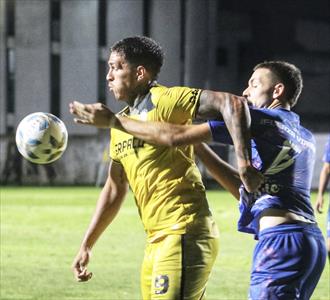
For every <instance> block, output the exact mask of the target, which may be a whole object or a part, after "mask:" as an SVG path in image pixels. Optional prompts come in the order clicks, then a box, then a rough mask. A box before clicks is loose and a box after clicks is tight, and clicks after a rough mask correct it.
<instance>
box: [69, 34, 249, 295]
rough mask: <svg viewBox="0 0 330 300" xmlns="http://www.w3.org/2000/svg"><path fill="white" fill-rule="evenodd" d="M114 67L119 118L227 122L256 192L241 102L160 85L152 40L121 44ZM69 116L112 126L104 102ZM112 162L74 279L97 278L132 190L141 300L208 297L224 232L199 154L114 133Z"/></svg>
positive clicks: (75, 106) (74, 108)
mask: <svg viewBox="0 0 330 300" xmlns="http://www.w3.org/2000/svg"><path fill="white" fill-rule="evenodd" d="M108 64H109V72H108V74H107V81H108V83H109V89H110V90H111V91H112V92H113V93H114V96H115V98H116V99H117V100H118V101H125V102H126V103H127V107H126V108H125V109H124V110H123V111H121V112H120V113H119V115H125V116H129V117H130V118H135V119H139V120H149V121H167V122H171V123H174V124H190V123H191V122H192V119H194V118H195V117H196V116H198V117H202V118H208V117H213V118H214V117H216V116H222V117H223V119H224V121H225V122H226V124H227V127H228V129H229V131H230V133H231V135H232V138H233V141H234V146H235V149H236V153H237V157H238V166H239V169H240V175H241V177H242V180H243V181H244V182H245V184H246V186H247V187H248V188H251V189H253V184H254V182H255V181H256V179H255V178H256V177H253V176H250V175H255V174H256V171H255V170H254V169H253V167H252V165H251V162H250V152H249V149H250V145H249V139H250V136H249V131H248V127H249V119H248V118H247V114H246V109H247V108H246V106H245V102H244V101H242V99H241V98H240V97H237V96H234V95H231V94H228V93H221V92H213V91H207V90H203V91H202V90H200V89H194V88H188V87H173V88H167V87H164V86H161V85H159V84H157V83H156V81H155V80H156V78H157V75H158V73H159V71H160V68H161V66H162V64H163V51H162V49H161V47H160V46H159V45H158V44H157V43H156V42H155V41H153V40H152V39H150V38H147V37H129V38H125V39H123V40H121V41H118V42H116V43H115V44H114V45H113V47H112V48H111V54H110V58H109V61H108ZM70 112H71V113H72V114H74V115H76V119H75V121H76V122H77V123H82V124H90V125H94V126H97V127H100V128H108V127H111V125H113V124H109V120H110V119H109V118H108V115H107V112H108V110H107V109H106V107H105V106H103V105H101V104H89V105H84V104H81V103H79V102H73V103H71V104H70ZM110 156H111V158H112V163H111V165H110V167H109V173H108V178H107V180H106V183H105V185H104V187H103V190H102V192H101V194H100V196H99V200H98V203H97V206H96V211H95V213H94V215H93V217H92V220H91V222H90V225H89V227H88V229H87V231H86V234H85V237H84V239H83V241H82V243H81V246H80V250H79V252H78V254H77V256H76V258H75V259H74V262H73V272H74V274H75V277H76V279H77V280H78V281H86V280H89V279H90V278H91V276H92V273H90V272H89V271H87V264H88V262H89V258H90V252H91V249H92V247H93V246H94V244H95V242H96V241H97V239H98V238H99V236H100V235H101V234H102V232H103V231H104V230H105V229H106V227H107V226H108V225H109V224H110V223H111V222H112V220H113V219H114V217H115V216H116V214H117V213H118V211H119V209H120V206H121V203H122V202H123V200H124V198H125V195H126V192H127V190H128V186H130V188H131V189H132V191H133V193H134V196H135V199H136V204H137V207H138V211H139V214H140V217H141V220H142V222H143V225H144V228H145V231H146V233H147V245H146V249H145V256H144V261H143V264H142V269H141V291H142V298H143V299H203V297H204V294H205V288H206V283H207V280H208V278H209V276H210V272H211V269H212V266H213V264H214V261H215V258H216V256H217V253H218V231H217V227H216V225H215V223H214V221H213V218H212V215H211V212H210V210H209V206H208V203H207V199H206V196H205V189H204V186H203V184H202V180H201V175H200V173H199V171H198V169H197V167H196V165H195V162H194V159H193V148H192V147H191V146H180V147H166V146H156V145H152V144H148V143H146V142H144V141H143V140H140V139H137V138H135V137H133V136H132V135H130V134H128V133H126V132H124V131H121V130H118V129H111V142H110ZM252 178H253V179H252ZM133 296H135V297H136V295H132V297H133Z"/></svg>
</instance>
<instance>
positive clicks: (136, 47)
mask: <svg viewBox="0 0 330 300" xmlns="http://www.w3.org/2000/svg"><path fill="white" fill-rule="evenodd" d="M111 52H117V53H120V54H122V55H123V56H124V57H125V59H126V60H127V61H128V63H129V64H131V65H134V66H138V65H142V66H144V67H145V68H146V69H147V70H148V71H149V72H151V73H152V75H153V77H154V78H157V75H158V73H159V72H160V69H161V67H162V65H163V61H164V52H163V49H162V47H161V46H160V45H159V44H158V43H157V42H156V41H154V40H153V39H151V38H149V37H146V36H133V37H128V38H124V39H122V40H120V41H118V42H116V43H115V44H114V45H113V46H112V47H111Z"/></svg>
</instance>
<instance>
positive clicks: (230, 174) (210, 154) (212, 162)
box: [194, 143, 242, 200]
mask: <svg viewBox="0 0 330 300" xmlns="http://www.w3.org/2000/svg"><path fill="white" fill-rule="evenodd" d="M194 148H195V153H196V154H197V156H198V158H199V159H200V160H201V162H202V163H203V164H204V165H205V167H206V168H207V170H208V171H209V172H210V174H211V175H212V177H213V178H214V179H215V180H216V181H217V182H218V183H219V184H220V185H221V186H222V187H223V188H225V189H226V190H227V191H229V192H230V193H231V194H232V195H233V196H234V197H235V198H236V199H237V200H239V196H240V195H239V187H240V186H241V184H242V182H241V180H240V177H239V174H238V171H237V170H236V169H235V168H234V167H232V166H231V165H230V164H228V163H227V162H225V161H224V160H222V159H221V158H220V157H219V156H218V155H217V154H216V153H214V151H213V150H212V149H211V148H210V147H209V146H207V145H206V144H204V143H202V144H196V145H194Z"/></svg>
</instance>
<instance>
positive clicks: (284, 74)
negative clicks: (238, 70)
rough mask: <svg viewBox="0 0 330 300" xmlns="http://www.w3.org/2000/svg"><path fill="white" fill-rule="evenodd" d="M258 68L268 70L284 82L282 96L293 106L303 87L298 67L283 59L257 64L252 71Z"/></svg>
mask: <svg viewBox="0 0 330 300" xmlns="http://www.w3.org/2000/svg"><path fill="white" fill-rule="evenodd" d="M260 68H265V69H268V70H270V71H271V72H272V73H273V74H274V75H275V77H276V78H277V79H278V80H280V82H282V83H283V84H284V86H285V90H284V97H285V99H286V100H287V101H288V103H289V104H290V106H291V107H293V106H294V105H295V104H296V103H297V101H298V98H299V96H300V94H301V90H302V88H303V79H302V75H301V71H300V70H299V68H297V67H296V66H295V65H293V64H290V63H288V62H285V61H265V62H262V63H260V64H257V65H256V66H255V67H254V68H253V71H255V70H257V69H260Z"/></svg>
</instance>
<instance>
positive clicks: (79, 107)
mask: <svg viewBox="0 0 330 300" xmlns="http://www.w3.org/2000/svg"><path fill="white" fill-rule="evenodd" d="M69 109H70V113H71V114H72V115H74V116H75V118H74V122H75V123H78V124H86V125H92V126H95V127H98V128H110V127H111V126H112V124H114V122H115V120H116V116H115V114H114V113H113V112H112V111H111V110H110V109H109V108H108V107H106V106H105V105H104V104H102V103H94V104H83V103H80V102H78V101H73V102H71V103H70V104H69Z"/></svg>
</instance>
